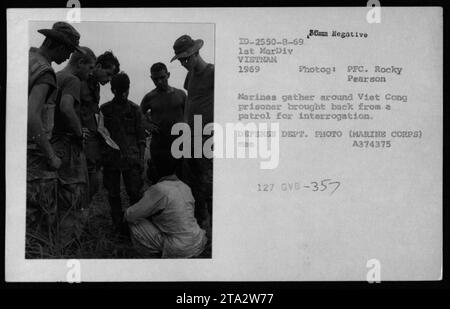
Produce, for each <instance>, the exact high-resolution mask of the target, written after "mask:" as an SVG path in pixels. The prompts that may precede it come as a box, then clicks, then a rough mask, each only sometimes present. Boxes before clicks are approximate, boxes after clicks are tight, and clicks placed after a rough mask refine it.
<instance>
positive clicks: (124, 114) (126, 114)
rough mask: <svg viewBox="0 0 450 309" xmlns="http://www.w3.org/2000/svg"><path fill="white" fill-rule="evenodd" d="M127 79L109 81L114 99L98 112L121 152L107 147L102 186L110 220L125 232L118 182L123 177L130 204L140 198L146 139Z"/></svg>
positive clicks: (126, 77)
mask: <svg viewBox="0 0 450 309" xmlns="http://www.w3.org/2000/svg"><path fill="white" fill-rule="evenodd" d="M129 88H130V79H129V78H128V75H127V74H125V73H119V74H117V75H115V76H114V77H113V78H112V80H111V91H112V92H113V94H114V99H113V100H112V101H110V102H107V103H105V104H103V105H102V106H101V107H100V111H101V113H102V114H103V116H104V125H105V128H106V129H107V130H108V131H109V134H110V136H111V138H112V139H113V140H114V141H115V142H116V144H117V145H118V146H119V148H120V150H115V149H113V148H110V147H106V149H105V152H104V154H103V185H104V186H105V188H106V190H107V191H108V200H109V204H110V206H111V217H112V220H113V224H114V225H115V227H116V229H117V231H120V232H122V233H126V232H127V231H126V230H125V229H124V227H125V226H126V225H125V224H124V222H123V214H124V211H123V209H122V202H121V199H120V180H121V176H122V177H123V182H124V184H125V189H126V191H127V194H128V197H129V199H130V205H132V204H135V203H136V202H138V201H139V199H140V198H141V187H142V178H141V173H142V170H143V167H144V165H143V164H144V150H145V136H144V129H143V127H142V113H141V110H140V108H139V106H138V105H137V104H135V103H133V102H131V101H129V100H128V94H129Z"/></svg>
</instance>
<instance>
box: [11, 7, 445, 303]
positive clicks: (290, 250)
mask: <svg viewBox="0 0 450 309" xmlns="http://www.w3.org/2000/svg"><path fill="white" fill-rule="evenodd" d="M80 5H81V7H76V6H75V7H71V6H64V4H62V5H61V7H59V8H10V9H8V10H7V44H6V51H7V79H6V117H5V119H6V129H5V145H6V150H7V151H6V160H5V179H6V186H5V189H6V190H5V192H6V199H5V201H6V207H5V248H6V250H5V278H6V281H8V282H13V283H19V284H21V283H22V282H44V283H53V282H69V283H75V282H88V283H91V282H92V283H97V282H108V283H110V282H113V283H115V282H118V283H123V282H130V283H132V284H134V283H142V282H150V283H156V284H158V287H159V283H161V282H162V283H165V282H195V283H196V282H199V283H200V282H207V283H208V284H209V283H213V282H227V283H228V282H230V283H232V282H244V284H243V285H242V287H244V286H245V284H247V283H260V282H281V283H286V282H287V283H289V282H300V283H302V284H303V283H305V284H309V283H316V282H325V283H327V284H328V283H333V282H361V283H363V284H367V285H369V284H373V285H372V286H377V284H378V283H384V282H392V281H401V282H404V281H414V282H416V281H430V282H439V281H440V280H442V278H443V265H444V261H445V250H444V249H445V245H444V234H445V233H443V231H444V226H443V219H444V218H445V208H444V207H443V197H442V196H443V192H444V191H443V171H442V167H443V153H442V149H443V106H444V104H443V102H444V94H443V91H444V88H445V87H444V84H443V73H444V70H443V58H444V56H443V55H444V53H443V47H444V40H443V28H444V22H443V9H442V8H441V7H436V6H431V5H430V6H427V7H388V6H383V3H381V6H380V5H378V6H377V5H373V6H372V5H367V4H366V3H362V4H361V5H360V6H358V7H344V6H340V7H172V8H170V7H146V8H144V7H122V8H101V7H84V3H83V1H81V2H80ZM267 286H268V287H270V285H266V287H267ZM226 292H229V293H234V292H233V290H232V289H229V291H221V293H226ZM258 293H259V294H258ZM258 293H257V295H256V294H255V295H256V296H255V295H252V296H249V295H247V294H245V295H244V294H238V293H235V294H222V295H219V293H218V294H217V295H212V294H211V295H206V294H205V295H203V296H204V297H203V296H202V297H200V295H195V296H198V297H197V298H194V295H193V294H188V293H180V294H179V295H177V298H173V299H172V302H173V303H177V304H178V303H193V302H195V303H196V304H200V305H204V306H207V305H208V304H212V303H214V302H216V303H221V302H224V303H236V302H245V301H247V302H248V301H253V302H264V303H268V302H270V301H272V296H273V299H274V300H276V299H277V297H278V296H279V295H277V294H276V293H272V292H271V291H270V289H269V290H267V291H262V290H261V291H259V292H258ZM261 293H262V294H261ZM264 293H265V294H264ZM269 293H272V294H271V297H269ZM263 294H264V295H265V296H264V297H263V296H262V295H263ZM223 295H225V296H224V297H219V296H223ZM230 295H231V296H230ZM207 296H208V297H207ZM244 300H245V301H244Z"/></svg>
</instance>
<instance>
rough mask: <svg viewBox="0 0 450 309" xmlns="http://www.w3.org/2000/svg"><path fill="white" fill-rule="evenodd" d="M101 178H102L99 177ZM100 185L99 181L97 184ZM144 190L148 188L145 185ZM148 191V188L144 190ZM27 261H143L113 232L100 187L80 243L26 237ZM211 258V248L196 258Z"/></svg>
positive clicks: (125, 239) (128, 242) (126, 203)
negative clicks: (63, 242)
mask: <svg viewBox="0 0 450 309" xmlns="http://www.w3.org/2000/svg"><path fill="white" fill-rule="evenodd" d="M100 178H101V177H100ZM101 183H102V181H101V179H100V184H101ZM146 186H147V185H146ZM147 187H148V186H147ZM121 197H122V205H123V206H124V207H125V208H126V207H128V206H129V200H128V197H127V194H126V192H125V187H124V185H123V183H122V186H121ZM26 241H27V250H26V251H27V252H26V258H31V259H36V258H38V259H46V258H80V259H81V258H82V259H90V258H95V259H132V258H143V257H142V256H140V255H139V253H138V252H137V251H136V250H135V249H134V247H133V245H132V243H131V240H130V239H129V238H128V237H124V236H122V235H120V234H118V233H117V232H115V231H114V227H113V224H112V220H111V216H110V207H109V203H108V196H107V192H106V190H105V188H104V187H103V186H102V185H100V188H99V192H97V194H96V195H95V196H94V197H93V199H92V202H91V204H90V207H89V214H88V219H87V222H86V224H85V225H84V229H83V233H82V234H81V236H80V237H79V239H78V240H77V239H73V241H72V242H71V243H68V244H67V245H64V247H62V248H61V247H59V248H58V247H57V246H56V242H52V241H51V240H48V239H45V237H43V235H39V234H38V233H29V234H28V235H27V240H26ZM210 257H211V244H210V243H209V244H208V246H207V248H206V249H205V251H204V252H203V253H202V254H201V256H199V258H210Z"/></svg>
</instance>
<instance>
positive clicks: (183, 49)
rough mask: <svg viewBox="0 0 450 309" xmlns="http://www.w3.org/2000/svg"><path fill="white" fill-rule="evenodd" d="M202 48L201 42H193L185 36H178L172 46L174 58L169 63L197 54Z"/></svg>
mask: <svg viewBox="0 0 450 309" xmlns="http://www.w3.org/2000/svg"><path fill="white" fill-rule="evenodd" d="M202 46H203V40H201V39H199V40H193V39H192V38H191V37H190V36H189V35H187V34H185V35H182V36H180V37H179V38H178V39H177V40H176V41H175V43H174V44H173V50H174V52H175V56H174V57H173V58H172V59H171V60H170V62H172V61H174V60H176V59H179V58H186V57H189V56H190V55H192V54H194V53H195V52H197V51H198V50H199V49H200V48H202Z"/></svg>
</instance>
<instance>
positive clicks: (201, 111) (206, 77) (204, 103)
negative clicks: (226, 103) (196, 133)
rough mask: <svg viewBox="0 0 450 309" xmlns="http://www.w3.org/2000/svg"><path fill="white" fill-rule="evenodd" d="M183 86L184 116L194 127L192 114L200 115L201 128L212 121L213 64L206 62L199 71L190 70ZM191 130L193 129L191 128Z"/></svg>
mask: <svg viewBox="0 0 450 309" xmlns="http://www.w3.org/2000/svg"><path fill="white" fill-rule="evenodd" d="M184 88H185V89H186V90H187V92H188V95H187V102H186V108H185V117H186V121H187V123H188V124H189V126H190V127H191V130H192V128H193V127H194V115H202V128H203V127H204V126H205V125H206V124H208V123H210V122H213V121H214V65H213V64H208V65H207V66H206V67H205V69H203V71H201V72H193V71H190V72H189V73H188V75H187V76H186V80H185V82H184ZM192 131H193V130H192Z"/></svg>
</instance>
